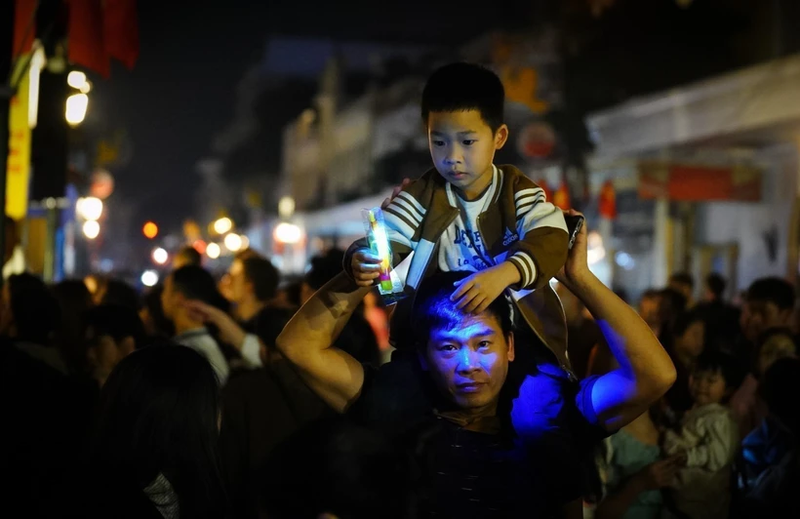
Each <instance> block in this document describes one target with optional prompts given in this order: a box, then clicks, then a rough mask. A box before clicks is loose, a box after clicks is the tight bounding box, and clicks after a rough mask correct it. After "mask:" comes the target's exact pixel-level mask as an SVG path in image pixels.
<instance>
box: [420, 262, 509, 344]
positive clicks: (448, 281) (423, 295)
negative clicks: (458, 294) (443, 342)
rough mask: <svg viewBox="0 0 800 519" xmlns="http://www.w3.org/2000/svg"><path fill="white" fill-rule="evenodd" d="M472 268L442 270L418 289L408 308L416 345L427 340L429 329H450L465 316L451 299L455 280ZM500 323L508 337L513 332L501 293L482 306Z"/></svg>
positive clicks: (462, 276) (506, 303)
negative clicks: (410, 309) (412, 303)
mask: <svg viewBox="0 0 800 519" xmlns="http://www.w3.org/2000/svg"><path fill="white" fill-rule="evenodd" d="M471 274H472V273H471V272H465V271H454V272H442V273H439V274H436V275H435V276H431V277H429V278H427V279H426V280H425V281H424V282H423V283H422V286H420V288H419V290H418V291H417V295H416V297H415V299H414V307H413V309H412V311H411V322H412V323H414V330H413V335H414V339H415V343H416V344H417V346H418V347H423V346H425V345H427V343H428V337H429V336H430V333H431V331H432V330H436V329H445V330H450V329H452V328H454V327H455V326H457V325H458V324H459V323H461V321H462V320H463V319H464V318H465V317H466V316H467V314H466V312H465V311H464V310H459V309H458V308H456V305H457V304H458V303H457V302H454V301H450V296H451V295H453V292H455V290H456V287H455V286H454V283H455V282H456V281H460V280H462V279H464V278H466V277H468V276H470V275H471ZM485 311H486V312H488V313H489V314H492V315H493V316H494V317H495V318H496V319H497V321H498V322H499V323H500V329H501V330H502V331H503V335H504V336H505V337H508V336H509V335H511V332H513V331H514V330H513V325H512V322H511V308H510V306H509V304H508V301H506V298H505V297H503V296H500V297H498V298H497V299H495V300H494V301H492V304H490V305H489V307H488V308H487V309H486V310H485Z"/></svg>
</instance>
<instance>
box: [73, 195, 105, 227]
mask: <svg viewBox="0 0 800 519" xmlns="http://www.w3.org/2000/svg"><path fill="white" fill-rule="evenodd" d="M75 212H76V213H78V216H80V217H81V218H83V219H84V220H90V221H93V220H99V219H100V217H101V216H102V215H103V201H102V200H100V199H99V198H95V197H93V196H88V197H86V198H79V199H78V201H77V203H76V204H75Z"/></svg>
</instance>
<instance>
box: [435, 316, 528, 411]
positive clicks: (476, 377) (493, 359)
mask: <svg viewBox="0 0 800 519" xmlns="http://www.w3.org/2000/svg"><path fill="white" fill-rule="evenodd" d="M513 360H514V337H513V336H510V337H509V338H508V339H507V338H506V337H505V336H504V335H503V330H502V329H501V328H500V323H499V321H498V320H497V318H496V317H495V316H494V315H492V314H490V313H488V312H483V313H481V314H478V315H467V316H464V318H463V319H462V320H461V322H460V323H459V324H458V326H457V327H455V328H453V329H452V330H441V329H435V330H432V331H431V334H430V338H429V341H428V346H427V349H426V352H425V361H426V362H425V364H426V366H427V369H428V370H429V372H430V375H431V377H432V379H433V381H434V383H435V384H436V386H437V387H438V388H439V389H440V390H441V391H442V392H443V393H444V394H445V395H447V396H448V397H449V398H450V399H451V400H452V402H453V403H454V404H456V406H458V407H459V408H461V409H464V410H469V411H474V412H480V411H482V410H486V409H491V408H492V407H494V406H495V405H496V403H497V399H498V396H499V394H500V389H501V388H502V387H503V384H504V383H505V381H506V376H507V375H508V363H509V362H511V361H513Z"/></svg>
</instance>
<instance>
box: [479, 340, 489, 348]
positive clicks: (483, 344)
mask: <svg viewBox="0 0 800 519" xmlns="http://www.w3.org/2000/svg"><path fill="white" fill-rule="evenodd" d="M491 344H492V343H491V342H489V341H481V342H479V343H478V347H479V348H488V347H489V346H491Z"/></svg>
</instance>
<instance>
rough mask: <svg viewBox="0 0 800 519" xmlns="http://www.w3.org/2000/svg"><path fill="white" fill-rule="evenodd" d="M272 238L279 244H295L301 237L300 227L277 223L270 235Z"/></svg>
mask: <svg viewBox="0 0 800 519" xmlns="http://www.w3.org/2000/svg"><path fill="white" fill-rule="evenodd" d="M272 236H273V238H275V240H276V241H278V242H281V243H290V244H291V243H297V242H299V241H300V238H302V237H303V231H302V230H300V227H298V226H296V225H294V224H292V223H286V222H283V223H279V224H278V225H277V227H275V230H274V231H273V233H272Z"/></svg>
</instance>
